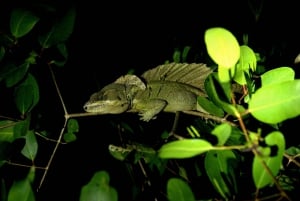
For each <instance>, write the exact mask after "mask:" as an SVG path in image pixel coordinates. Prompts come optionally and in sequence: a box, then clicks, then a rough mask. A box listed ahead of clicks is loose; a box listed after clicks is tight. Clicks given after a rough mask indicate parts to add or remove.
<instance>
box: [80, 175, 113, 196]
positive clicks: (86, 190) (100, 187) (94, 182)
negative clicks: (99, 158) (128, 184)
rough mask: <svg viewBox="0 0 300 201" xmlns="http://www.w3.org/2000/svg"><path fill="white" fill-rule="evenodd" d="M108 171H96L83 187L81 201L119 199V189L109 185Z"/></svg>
mask: <svg viewBox="0 0 300 201" xmlns="http://www.w3.org/2000/svg"><path fill="white" fill-rule="evenodd" d="M109 179H110V178H109V174H108V173H107V172H106V171H98V172H96V173H95V174H94V175H93V177H92V179H91V180H90V181H89V183H88V184H86V185H84V186H83V187H82V188H81V192H80V199H79V200H80V201H117V200H118V193H117V191H116V190H115V189H114V188H113V187H111V186H110V185H109Z"/></svg>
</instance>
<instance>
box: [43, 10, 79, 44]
mask: <svg viewBox="0 0 300 201" xmlns="http://www.w3.org/2000/svg"><path fill="white" fill-rule="evenodd" d="M75 16H76V9H75V8H74V7H72V8H70V9H69V11H68V12H67V13H66V14H65V15H64V16H63V17H62V18H61V19H59V20H58V21H57V22H56V23H55V24H54V25H53V26H52V29H51V30H50V31H49V32H47V33H46V34H45V35H42V36H40V37H39V43H40V45H41V46H42V47H43V48H49V47H51V46H53V45H57V44H59V43H62V42H65V41H66V40H67V39H68V38H69V36H70V35H71V34H72V32H73V29H74V24H75Z"/></svg>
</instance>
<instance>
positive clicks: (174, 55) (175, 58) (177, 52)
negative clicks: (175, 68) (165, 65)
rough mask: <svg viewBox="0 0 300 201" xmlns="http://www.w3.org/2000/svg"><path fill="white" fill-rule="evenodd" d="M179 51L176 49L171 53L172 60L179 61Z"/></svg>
mask: <svg viewBox="0 0 300 201" xmlns="http://www.w3.org/2000/svg"><path fill="white" fill-rule="evenodd" d="M180 56H181V51H180V50H178V49H176V50H175V51H174V53H173V62H175V63H180Z"/></svg>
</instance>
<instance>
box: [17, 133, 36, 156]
mask: <svg viewBox="0 0 300 201" xmlns="http://www.w3.org/2000/svg"><path fill="white" fill-rule="evenodd" d="M25 141H26V143H25V146H24V147H23V149H22V151H21V153H22V154H23V155H24V156H25V157H26V158H28V159H30V160H32V161H34V159H35V157H36V154H37V151H38V143H37V140H36V137H35V135H34V132H33V131H28V133H27V134H26V135H25Z"/></svg>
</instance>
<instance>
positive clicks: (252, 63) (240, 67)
mask: <svg viewBox="0 0 300 201" xmlns="http://www.w3.org/2000/svg"><path fill="white" fill-rule="evenodd" d="M240 50H241V54H240V59H239V62H238V64H237V65H236V72H235V75H234V80H235V81H236V82H237V83H239V84H240V85H245V84H247V81H246V77H245V73H246V74H249V70H250V69H251V71H253V72H254V71H255V70H256V63H257V61H256V55H255V53H254V51H253V50H252V49H251V48H250V47H248V46H246V45H242V46H241V47H240Z"/></svg>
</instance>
